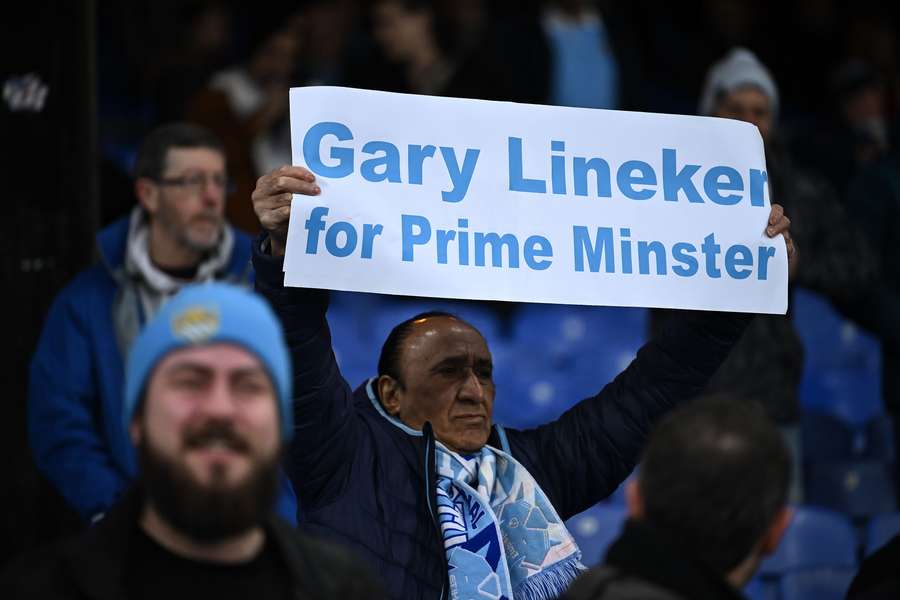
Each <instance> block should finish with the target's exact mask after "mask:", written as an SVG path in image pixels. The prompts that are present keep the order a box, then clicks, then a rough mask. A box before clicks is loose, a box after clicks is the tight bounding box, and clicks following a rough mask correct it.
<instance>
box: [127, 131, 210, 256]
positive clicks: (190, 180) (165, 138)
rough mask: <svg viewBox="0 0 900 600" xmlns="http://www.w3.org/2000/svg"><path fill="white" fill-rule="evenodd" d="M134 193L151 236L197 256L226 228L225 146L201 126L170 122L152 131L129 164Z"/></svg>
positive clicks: (207, 249) (208, 249)
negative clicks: (144, 215) (133, 177)
mask: <svg viewBox="0 0 900 600" xmlns="http://www.w3.org/2000/svg"><path fill="white" fill-rule="evenodd" d="M134 176H135V194H136V195H137V198H138V202H140V205H141V206H142V207H143V209H144V211H146V213H147V215H148V218H149V220H150V224H151V227H152V230H153V234H154V235H157V236H158V237H159V238H160V239H159V240H156V243H165V244H168V245H171V246H174V247H176V248H178V249H180V250H182V251H189V252H191V253H194V254H197V255H202V254H204V253H206V252H209V251H211V250H212V249H213V248H215V247H216V245H217V244H218V242H219V239H220V237H221V235H222V229H223V227H224V226H225V220H224V214H225V188H226V184H227V178H226V177H227V176H226V172H225V149H224V146H223V145H222V142H221V141H220V140H219V139H218V138H217V137H216V136H215V135H213V134H212V133H211V132H209V131H207V130H206V129H204V128H202V127H200V126H198V125H193V124H190V123H171V124H169V125H164V126H162V127H159V128H158V129H155V130H154V131H152V132H151V133H150V134H149V135H148V136H147V137H146V138H145V139H144V142H143V143H142V144H141V147H140V149H139V150H138V155H137V160H136V162H135V166H134Z"/></svg>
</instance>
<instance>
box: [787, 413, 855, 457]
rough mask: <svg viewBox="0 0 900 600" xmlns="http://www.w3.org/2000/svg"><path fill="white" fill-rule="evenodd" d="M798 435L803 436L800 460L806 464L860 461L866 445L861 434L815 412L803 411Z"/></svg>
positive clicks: (832, 418)
mask: <svg viewBox="0 0 900 600" xmlns="http://www.w3.org/2000/svg"><path fill="white" fill-rule="evenodd" d="M800 432H801V435H802V437H803V444H802V447H803V460H804V461H806V462H828V461H841V460H851V459H854V458H860V457H861V456H863V454H864V452H865V448H866V445H867V438H866V435H865V433H864V432H863V431H861V430H859V429H854V428H851V427H850V426H849V425H847V423H845V422H844V421H841V420H840V419H838V418H837V417H835V416H833V415H830V414H826V413H821V412H816V411H804V412H803V414H802V415H801V416H800Z"/></svg>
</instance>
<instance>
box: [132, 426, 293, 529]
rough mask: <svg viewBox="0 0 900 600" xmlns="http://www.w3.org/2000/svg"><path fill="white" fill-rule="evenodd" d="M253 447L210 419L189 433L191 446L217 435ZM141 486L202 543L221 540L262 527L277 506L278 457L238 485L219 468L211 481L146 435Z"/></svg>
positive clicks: (174, 524)
mask: <svg viewBox="0 0 900 600" xmlns="http://www.w3.org/2000/svg"><path fill="white" fill-rule="evenodd" d="M214 438H215V439H218V440H223V441H225V442H226V443H228V444H230V445H232V446H233V447H234V448H235V449H237V450H240V451H249V450H248V449H247V447H246V444H245V443H244V442H243V441H242V440H240V439H239V438H238V437H237V436H236V434H235V433H234V432H233V431H232V430H231V428H230V426H224V427H223V426H219V425H216V424H215V423H210V424H209V425H208V426H206V427H204V428H202V429H201V430H198V431H196V432H194V433H189V434H187V437H186V443H185V447H186V448H188V449H189V448H191V447H192V446H195V445H200V444H203V443H206V442H208V441H211V440H212V439H214ZM137 450H138V464H139V466H140V473H141V476H140V486H141V488H142V490H143V492H144V495H145V497H146V499H147V501H149V502H150V503H151V504H152V505H153V507H154V508H155V509H156V511H157V512H158V513H159V515H160V516H161V517H162V518H163V519H165V520H166V521H167V522H168V523H169V524H170V525H171V526H172V527H174V528H175V529H176V530H178V531H180V532H181V533H183V534H185V535H187V536H188V537H190V538H191V539H193V540H195V541H197V542H200V543H216V542H219V541H222V540H224V539H226V538H229V537H233V536H235V535H238V534H241V533H245V532H247V531H249V530H250V529H252V528H254V527H256V526H258V525H260V524H261V523H262V522H263V520H264V519H265V518H266V516H267V515H268V514H269V513H270V511H271V510H272V507H273V505H274V502H275V496H276V494H277V490H278V467H279V458H280V457H279V455H278V454H277V453H276V454H275V456H273V457H271V458H268V459H260V460H258V461H257V463H256V464H255V465H253V467H252V468H251V469H250V472H249V473H248V475H247V476H246V477H245V478H244V479H243V480H242V481H240V482H238V483H237V484H229V483H227V482H226V481H225V473H224V471H222V470H217V471H215V472H214V473H213V477H212V481H211V482H210V483H209V484H205V485H204V484H201V483H200V482H198V481H197V480H196V478H195V477H194V476H193V474H192V473H191V472H190V470H189V469H188V467H187V466H186V465H185V464H184V463H183V462H179V461H178V460H175V459H172V458H170V457H168V456H166V455H165V454H163V453H162V452H160V451H159V450H158V449H157V448H155V447H154V446H153V444H152V442H150V441H149V439H148V437H147V436H146V435H144V436H142V441H141V443H140V445H139V446H138V448H137Z"/></svg>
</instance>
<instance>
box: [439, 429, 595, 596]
mask: <svg viewBox="0 0 900 600" xmlns="http://www.w3.org/2000/svg"><path fill="white" fill-rule="evenodd" d="M437 463H438V464H437V472H438V479H437V506H438V520H439V521H440V525H441V532H442V533H443V537H444V550H445V552H446V553H447V562H448V565H449V576H450V597H451V599H452V600H487V599H490V600H501V599H504V598H505V599H507V600H513V599H515V600H550V599H552V598H556V597H557V596H559V595H560V594H562V593H563V592H564V591H565V590H566V588H568V586H569V584H571V583H572V581H573V580H574V579H575V578H576V577H577V576H578V575H579V574H580V573H581V571H583V570H584V568H585V567H584V565H582V564H581V551H580V550H579V549H578V545H577V544H576V543H575V540H574V539H572V536H571V534H569V532H568V530H566V527H565V524H564V523H563V522H562V520H561V519H560V518H559V515H558V514H557V513H556V510H555V509H554V508H553V506H552V505H551V504H550V501H549V500H548V499H547V496H546V494H544V491H543V490H541V488H540V486H539V485H538V484H537V482H536V481H535V480H534V478H533V477H532V476H531V474H530V473H529V472H528V471H527V469H525V467H523V466H522V465H521V464H519V462H518V461H516V460H515V459H514V458H513V457H512V456H510V455H509V454H506V453H505V452H502V451H500V450H497V449H495V448H491V447H490V446H485V447H484V448H482V449H481V450H480V451H479V452H478V453H477V454H474V455H471V456H461V455H459V454H457V453H456V452H453V451H452V450H449V449H448V448H447V447H446V446H444V445H443V444H441V443H440V442H439V443H438V445H437Z"/></svg>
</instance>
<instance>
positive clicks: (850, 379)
mask: <svg viewBox="0 0 900 600" xmlns="http://www.w3.org/2000/svg"><path fill="white" fill-rule="evenodd" d="M800 402H801V404H802V405H803V407H804V408H805V409H806V410H811V411H816V412H824V413H827V414H831V415H834V416H835V417H837V418H839V419H841V420H842V421H844V422H845V423H847V424H848V425H850V426H851V427H857V428H862V427H865V425H866V423H868V422H869V421H871V420H872V419H874V418H877V417H879V416H882V415H883V414H884V403H883V402H882V399H881V374H880V371H879V370H877V369H873V368H869V367H867V368H841V367H831V368H822V367H816V366H809V367H808V368H807V369H806V370H805V371H804V374H803V380H802V381H801V383H800Z"/></svg>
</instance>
